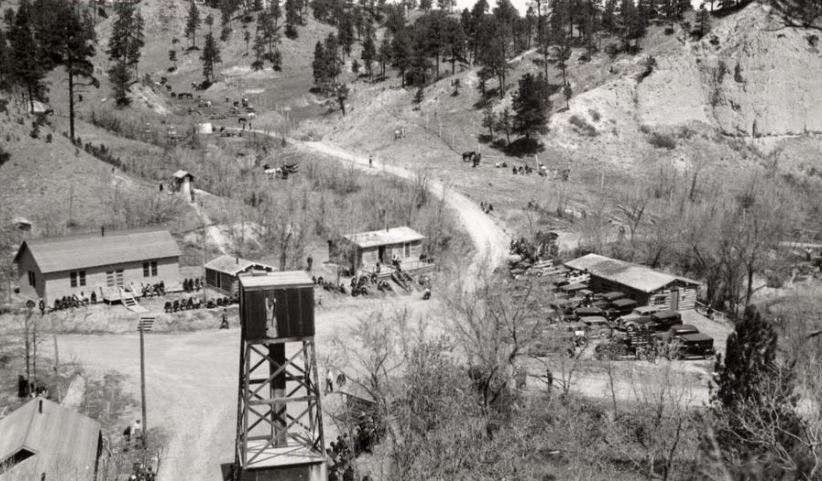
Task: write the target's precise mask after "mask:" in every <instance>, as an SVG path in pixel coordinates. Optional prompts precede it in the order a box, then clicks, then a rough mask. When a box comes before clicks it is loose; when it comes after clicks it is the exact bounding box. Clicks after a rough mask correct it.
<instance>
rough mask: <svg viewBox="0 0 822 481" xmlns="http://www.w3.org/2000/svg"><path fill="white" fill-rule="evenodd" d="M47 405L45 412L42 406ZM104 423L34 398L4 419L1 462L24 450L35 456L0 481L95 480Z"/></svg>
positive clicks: (0, 422) (0, 428) (0, 426)
mask: <svg viewBox="0 0 822 481" xmlns="http://www.w3.org/2000/svg"><path fill="white" fill-rule="evenodd" d="M40 402H42V403H43V410H42V413H41V412H40V410H39V408H38V405H39V403H40ZM99 442H100V424H99V423H97V421H95V420H93V419H91V418H89V417H87V416H84V415H82V414H80V413H77V412H75V411H72V410H70V409H66V408H64V407H63V406H60V405H59V404H57V403H55V402H52V401H49V400H48V399H40V398H38V399H32V400H31V401H29V402H28V403H26V404H24V405H23V406H22V407H20V408H19V409H17V410H16V411H14V412H12V413H11V414H9V415H8V416H6V417H5V418H3V419H0V463H2V462H3V461H4V460H6V459H8V458H9V457H11V456H12V455H14V454H15V453H17V452H18V451H20V450H21V449H26V450H28V451H30V452H33V453H34V455H33V456H31V457H29V458H28V459H26V460H25V461H23V462H21V463H19V464H17V465H15V466H14V467H12V468H11V469H9V470H8V471H6V472H4V473H3V474H0V480H15V481H23V480H28V479H32V480H34V479H37V480H39V479H41V474H42V473H46V475H45V479H72V480H74V479H76V480H89V481H91V480H93V479H94V474H95V473H94V467H95V463H96V460H97V447H98V443H99Z"/></svg>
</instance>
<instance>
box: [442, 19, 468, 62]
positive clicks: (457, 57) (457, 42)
mask: <svg viewBox="0 0 822 481" xmlns="http://www.w3.org/2000/svg"><path fill="white" fill-rule="evenodd" d="M465 40H466V38H465V31H464V30H463V29H462V23H461V22H459V21H457V20H456V19H453V18H448V19H447V23H446V41H445V44H446V51H445V54H446V56H447V58H448V61H449V62H451V75H454V74H455V73H456V68H457V67H456V64H457V62H458V61H464V60H465Z"/></svg>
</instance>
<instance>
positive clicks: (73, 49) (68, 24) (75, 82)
mask: <svg viewBox="0 0 822 481" xmlns="http://www.w3.org/2000/svg"><path fill="white" fill-rule="evenodd" d="M56 8H58V9H59V11H58V12H57V14H56V15H55V16H54V19H55V24H54V25H53V28H54V31H55V33H56V34H57V35H56V36H55V37H56V38H58V39H60V40H61V42H60V43H59V44H57V45H55V46H54V47H55V52H56V54H57V56H58V57H59V63H60V65H62V66H63V67H64V69H65V72H66V75H67V76H68V92H69V138H70V139H71V140H72V141H73V140H74V139H75V136H74V118H75V108H74V102H75V90H76V88H77V87H78V86H79V87H89V86H91V87H95V88H97V87H99V86H100V82H99V81H98V80H97V78H95V77H94V64H92V63H91V60H92V59H93V58H94V54H95V48H94V42H93V38H92V37H91V36H90V34H89V30H88V29H87V28H86V26H85V25H84V21H83V19H82V18H81V17H80V15H79V14H78V13H77V10H76V9H74V8H72V7H71V6H70V5H69V4H62V3H61V4H60V6H59V7H56ZM80 80H84V82H82V81H80Z"/></svg>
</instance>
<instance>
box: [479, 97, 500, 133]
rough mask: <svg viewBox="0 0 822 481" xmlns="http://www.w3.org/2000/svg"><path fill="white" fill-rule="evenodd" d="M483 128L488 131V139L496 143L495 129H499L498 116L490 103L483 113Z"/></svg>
mask: <svg viewBox="0 0 822 481" xmlns="http://www.w3.org/2000/svg"><path fill="white" fill-rule="evenodd" d="M482 126H483V127H485V128H487V129H488V139H489V141H490V142H494V129H495V128H496V127H497V114H495V113H494V109H493V108H492V107H491V104H490V103H489V104H488V105H487V106H486V107H485V110H483V112H482Z"/></svg>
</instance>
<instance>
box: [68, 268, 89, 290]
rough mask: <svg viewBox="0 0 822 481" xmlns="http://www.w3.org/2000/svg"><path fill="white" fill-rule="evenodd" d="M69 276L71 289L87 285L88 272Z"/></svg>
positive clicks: (76, 272)
mask: <svg viewBox="0 0 822 481" xmlns="http://www.w3.org/2000/svg"><path fill="white" fill-rule="evenodd" d="M69 275H70V277H71V287H77V286H84V285H86V271H74V272H71V273H70V274H69Z"/></svg>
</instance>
